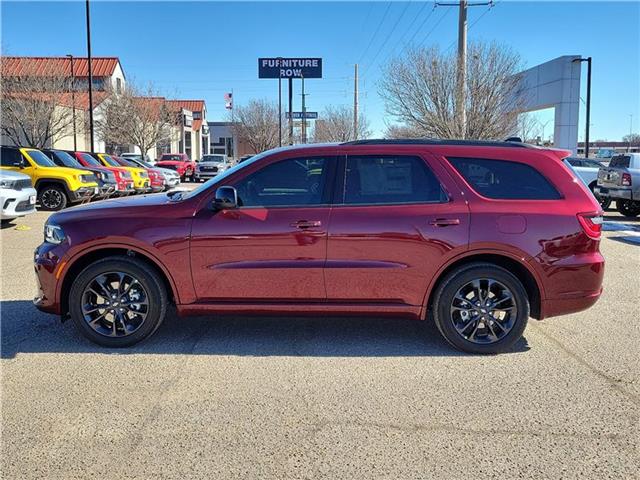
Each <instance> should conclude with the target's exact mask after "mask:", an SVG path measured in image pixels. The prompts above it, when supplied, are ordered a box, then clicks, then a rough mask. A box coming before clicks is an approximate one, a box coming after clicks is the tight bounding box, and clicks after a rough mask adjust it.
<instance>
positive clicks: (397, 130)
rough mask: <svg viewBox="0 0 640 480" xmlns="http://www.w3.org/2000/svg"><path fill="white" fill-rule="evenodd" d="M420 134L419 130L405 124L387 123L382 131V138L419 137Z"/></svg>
mask: <svg viewBox="0 0 640 480" xmlns="http://www.w3.org/2000/svg"><path fill="white" fill-rule="evenodd" d="M420 137H422V135H421V134H420V132H419V131H417V130H416V129H414V128H412V127H408V126H406V125H388V126H387V130H386V131H385V133H384V138H389V139H403V138H420Z"/></svg>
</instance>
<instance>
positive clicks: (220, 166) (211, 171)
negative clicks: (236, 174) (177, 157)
mask: <svg viewBox="0 0 640 480" xmlns="http://www.w3.org/2000/svg"><path fill="white" fill-rule="evenodd" d="M230 166H231V164H230V163H229V161H228V160H227V156H226V155H214V154H211V155H203V156H202V160H200V161H199V162H198V163H197V165H196V173H195V178H196V181H197V182H199V181H201V180H207V179H209V178H213V177H215V176H216V175H218V174H219V173H222V172H224V171H225V170H226V169H228V168H229V167H230Z"/></svg>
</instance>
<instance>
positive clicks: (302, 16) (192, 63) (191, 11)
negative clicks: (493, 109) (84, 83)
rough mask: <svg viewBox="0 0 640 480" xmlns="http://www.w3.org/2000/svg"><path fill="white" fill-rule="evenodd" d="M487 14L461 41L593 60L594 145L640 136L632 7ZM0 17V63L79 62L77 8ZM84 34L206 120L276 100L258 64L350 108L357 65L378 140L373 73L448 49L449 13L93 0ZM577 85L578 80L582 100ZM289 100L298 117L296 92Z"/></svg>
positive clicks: (639, 30)
mask: <svg viewBox="0 0 640 480" xmlns="http://www.w3.org/2000/svg"><path fill="white" fill-rule="evenodd" d="M494 3H495V6H494V7H493V8H488V7H474V8H471V9H469V25H470V26H471V27H470V29H469V34H468V35H469V40H470V41H473V40H487V41H494V40H495V41H498V42H501V43H504V44H507V45H509V46H511V47H512V48H513V49H514V50H515V51H516V52H518V53H519V54H520V55H521V57H522V60H523V64H524V66H525V67H530V66H533V65H536V64H538V63H541V62H544V61H547V60H550V59H552V58H555V57H558V56H561V55H572V54H577V55H583V56H592V57H593V62H594V63H593V89H592V114H591V117H592V120H591V123H592V133H591V138H592V139H601V138H602V139H609V140H614V139H619V138H620V137H622V135H625V134H627V133H629V127H630V120H631V118H630V115H633V124H634V128H633V129H634V131H636V132H637V131H640V3H638V2H620V3H614V2H545V1H538V2H519V1H509V0H502V1H500V0H498V1H497V2H494ZM1 7H2V11H1V15H2V22H1V26H2V34H1V36H2V48H3V52H5V53H6V54H10V55H41V56H49V55H65V54H67V53H71V54H73V55H76V56H83V55H86V43H85V23H84V21H85V20H84V2H78V1H73V2H44V3H37V2H24V1H20V2H6V1H2V2H1ZM378 26H379V28H378ZM374 33H376V34H375V35H374ZM92 34H93V36H92V46H93V54H94V55H95V56H101V55H103V56H118V57H120V60H121V62H122V65H123V68H124V69H125V72H126V75H127V78H128V79H134V80H135V81H136V82H141V83H145V82H148V81H152V82H153V83H154V84H155V85H156V87H157V88H158V89H159V90H160V91H161V93H164V94H166V95H169V96H173V97H178V98H204V99H205V100H206V101H207V107H208V117H209V120H222V119H226V115H227V113H226V111H225V109H224V102H223V95H224V93H225V92H226V91H230V90H231V89H233V91H234V95H235V98H236V102H237V103H244V102H246V101H247V100H249V99H251V98H269V99H271V100H274V101H277V81H276V80H258V79H257V58H258V57H275V56H283V57H287V56H292V57H322V58H323V59H324V60H323V62H324V78H323V79H321V80H308V81H307V82H306V90H307V93H309V94H310V95H309V96H308V97H307V108H308V110H318V111H321V110H322V109H323V108H324V107H325V106H326V105H341V104H344V105H351V103H352V95H353V93H352V89H353V64H354V63H359V64H360V72H361V84H360V89H361V105H362V107H361V108H362V110H363V111H364V113H365V114H366V116H367V118H368V119H369V121H370V124H371V126H372V129H373V130H374V132H375V133H377V134H379V133H381V132H382V131H383V130H384V128H385V124H386V122H388V121H390V118H389V117H388V116H387V115H386V113H385V110H384V104H383V102H382V101H381V99H380V98H379V95H378V82H379V79H380V75H381V68H380V67H381V64H383V63H384V61H385V60H386V59H387V58H388V57H389V56H390V55H393V54H394V52H398V51H401V50H402V48H403V47H404V45H405V44H406V42H408V41H409V40H410V39H412V38H413V43H416V44H424V45H430V44H438V45H440V46H441V47H442V48H450V49H452V50H454V49H455V48H456V46H455V42H456V38H457V9H456V8H451V7H448V8H447V7H438V8H436V9H435V10H434V8H433V2H432V1H428V2H422V1H418V0H414V1H412V2H366V1H361V2H280V3H277V2H257V3H255V2H254V3H250V2H193V3H187V2H107V1H94V2H92ZM367 47H368V48H367ZM585 71H586V69H585ZM585 84H586V76H583V82H582V89H583V93H582V97H583V98H584V97H585V96H586V95H585V93H584V90H585V89H584V86H585ZM294 93H295V94H296V95H295V98H294V109H295V110H299V109H300V96H299V95H298V94H299V93H300V90H299V84H296V86H295V92H294ZM283 95H286V92H285V91H284V89H283ZM581 108H582V110H584V105H582V107H581ZM583 113H584V112H583V111H581V115H582V114H583ZM545 116H548V112H547V113H542V114H541V118H543V119H544V118H545ZM583 124H584V120H583V117H582V118H581V125H583ZM581 130H583V128H582V127H581ZM580 138H582V133H581V135H580Z"/></svg>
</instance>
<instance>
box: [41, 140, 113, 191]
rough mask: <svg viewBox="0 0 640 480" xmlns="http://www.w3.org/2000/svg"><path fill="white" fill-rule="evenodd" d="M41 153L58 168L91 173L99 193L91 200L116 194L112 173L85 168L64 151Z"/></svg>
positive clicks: (45, 151) (95, 168) (43, 151)
mask: <svg viewBox="0 0 640 480" xmlns="http://www.w3.org/2000/svg"><path fill="white" fill-rule="evenodd" d="M41 152H42V153H44V154H45V155H46V156H47V157H49V158H50V159H51V161H52V162H53V163H55V164H56V165H58V166H59V167H69V168H75V169H78V170H86V171H87V172H91V173H93V174H94V175H95V176H96V182H97V183H98V189H99V191H98V194H97V195H95V196H94V197H93V198H92V200H104V199H106V198H109V197H110V196H111V195H113V194H114V193H115V192H116V186H117V183H116V177H115V175H114V174H113V173H112V172H110V171H108V170H104V169H102V168H99V167H85V166H83V165H82V164H81V163H80V162H79V161H78V160H77V159H76V158H75V157H73V156H71V154H69V153H67V152H65V151H64V150H50V149H42V150H41Z"/></svg>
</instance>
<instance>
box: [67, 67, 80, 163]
mask: <svg viewBox="0 0 640 480" xmlns="http://www.w3.org/2000/svg"><path fill="white" fill-rule="evenodd" d="M67 58H68V59H69V62H70V63H71V112H72V113H71V114H72V115H73V151H74V152H76V151H77V150H78V140H77V136H76V76H75V74H74V72H73V55H71V54H67Z"/></svg>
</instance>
